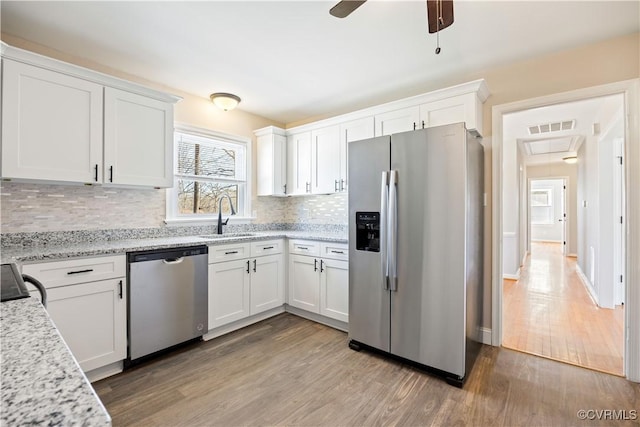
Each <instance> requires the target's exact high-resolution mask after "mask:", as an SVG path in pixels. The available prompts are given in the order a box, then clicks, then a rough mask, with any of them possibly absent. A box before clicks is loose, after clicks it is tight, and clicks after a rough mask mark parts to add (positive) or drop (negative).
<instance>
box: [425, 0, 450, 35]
mask: <svg viewBox="0 0 640 427" xmlns="http://www.w3.org/2000/svg"><path fill="white" fill-rule="evenodd" d="M439 16H441V17H442V20H441V21H440V25H439V26H438V17H439ZM427 20H428V21H429V32H430V33H435V32H437V31H440V30H443V29H445V28H447V27H448V26H449V25H451V24H453V0H427Z"/></svg>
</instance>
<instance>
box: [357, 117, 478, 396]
mask: <svg viewBox="0 0 640 427" xmlns="http://www.w3.org/2000/svg"><path fill="white" fill-rule="evenodd" d="M348 159H349V176H348V179H349V340H350V341H349V345H350V347H351V348H353V349H355V350H360V349H361V348H363V347H364V348H367V349H374V350H380V351H382V352H385V353H388V354H390V355H392V356H395V357H398V358H401V359H403V360H405V361H409V362H412V363H413V364H417V365H418V366H419V367H421V368H424V369H428V370H430V371H432V372H435V373H437V374H440V375H443V376H444V377H445V379H446V380H447V381H448V382H449V383H451V384H454V385H457V386H462V383H463V381H464V379H465V375H466V374H467V373H468V372H469V370H470V369H471V366H472V365H473V362H474V360H475V358H476V356H477V353H478V351H479V349H480V346H481V345H480V342H481V329H480V322H481V319H482V295H483V292H482V278H483V272H482V267H483V238H482V237H483V210H484V206H483V205H484V203H483V199H484V193H483V188H484V185H483V177H484V172H483V170H484V168H483V165H484V150H483V147H482V145H481V144H480V141H479V139H477V138H476V137H475V136H473V135H472V134H471V133H470V132H468V131H467V130H466V129H465V126H464V124H463V123H459V124H453V125H446V126H437V127H432V128H427V129H421V130H416V131H411V132H404V133H398V134H393V135H391V136H382V137H377V138H372V139H367V140H362V141H354V142H350V143H349V145H348Z"/></svg>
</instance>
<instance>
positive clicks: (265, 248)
mask: <svg viewBox="0 0 640 427" xmlns="http://www.w3.org/2000/svg"><path fill="white" fill-rule="evenodd" d="M267 249H273V246H265V247H264V250H265V251H266V250H267Z"/></svg>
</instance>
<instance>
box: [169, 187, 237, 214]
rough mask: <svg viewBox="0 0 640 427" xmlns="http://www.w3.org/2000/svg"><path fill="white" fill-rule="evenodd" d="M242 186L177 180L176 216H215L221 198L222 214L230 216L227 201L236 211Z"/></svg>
mask: <svg viewBox="0 0 640 427" xmlns="http://www.w3.org/2000/svg"><path fill="white" fill-rule="evenodd" d="M241 186H242V184H228V183H218V182H206V181H191V180H184V179H179V180H178V214H180V215H188V214H217V213H218V204H219V203H220V199H221V198H222V214H223V215H230V214H231V208H230V206H229V199H227V198H226V197H223V196H224V194H228V195H229V197H231V200H232V203H233V207H234V208H235V209H236V211H238V197H239V195H240V192H241V191H242V190H243V189H241V188H240V187H241Z"/></svg>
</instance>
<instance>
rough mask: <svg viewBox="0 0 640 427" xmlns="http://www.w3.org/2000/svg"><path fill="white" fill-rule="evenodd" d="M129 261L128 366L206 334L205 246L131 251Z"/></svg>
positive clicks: (206, 288) (206, 256) (206, 274)
mask: <svg viewBox="0 0 640 427" xmlns="http://www.w3.org/2000/svg"><path fill="white" fill-rule="evenodd" d="M127 261H128V263H127V275H128V278H129V322H128V338H129V350H128V358H127V361H126V363H125V365H130V364H132V362H134V361H140V359H141V358H144V357H145V356H149V355H151V354H154V353H157V352H159V351H161V350H165V349H167V348H170V347H173V346H175V345H178V344H181V343H184V342H186V341H189V340H192V339H194V338H199V337H201V336H202V335H203V334H205V333H206V332H207V319H208V283H207V282H208V265H207V264H208V249H207V246H197V247H188V248H179V249H169V250H154V251H142V252H131V253H128V254H127Z"/></svg>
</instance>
